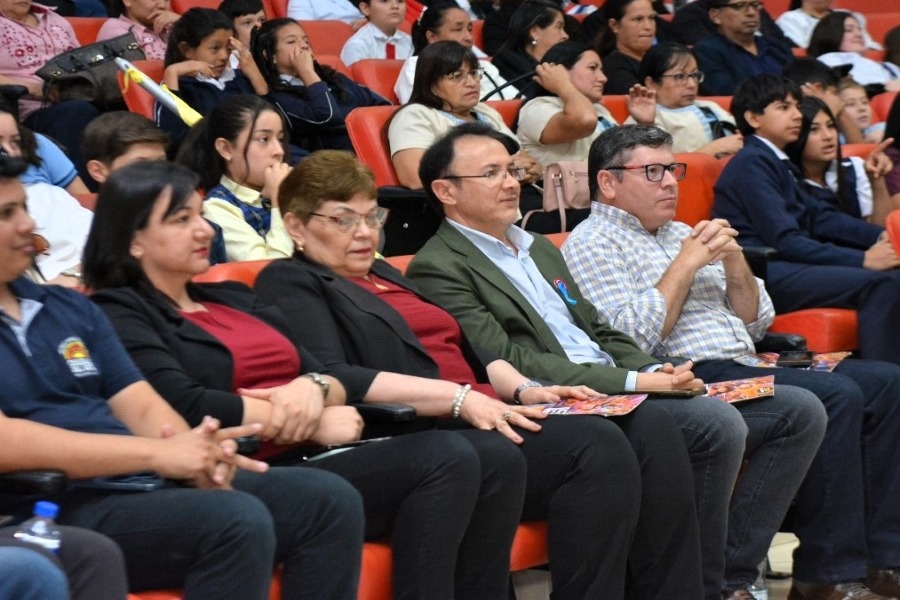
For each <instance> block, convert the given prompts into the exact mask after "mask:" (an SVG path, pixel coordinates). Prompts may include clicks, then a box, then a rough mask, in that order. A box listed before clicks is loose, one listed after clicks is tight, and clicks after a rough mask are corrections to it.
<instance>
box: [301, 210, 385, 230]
mask: <svg viewBox="0 0 900 600" xmlns="http://www.w3.org/2000/svg"><path fill="white" fill-rule="evenodd" d="M390 212H391V211H390V210H388V209H386V208H382V207H381V206H379V207H378V208H376V209H375V210H373V211H372V212H368V213H365V214H361V213H358V212H349V213H346V214H343V215H323V214H322V213H317V212H311V213H307V214H309V215H312V216H314V217H322V218H323V219H329V220H330V221H331V222H332V223H334V224H335V225H336V226H337V228H338V231H342V232H344V233H347V232H348V231H354V230H355V229H356V228H357V227H359V224H360V223H361V222H363V221H365V222H366V227H368V228H369V229H381V228H382V227H383V226H384V223H385V221H387V218H388V214H389V213H390Z"/></svg>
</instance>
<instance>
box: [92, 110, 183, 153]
mask: <svg viewBox="0 0 900 600" xmlns="http://www.w3.org/2000/svg"><path fill="white" fill-rule="evenodd" d="M135 144H159V145H160V146H162V147H163V150H165V149H166V147H167V146H168V145H169V136H168V135H166V132H165V131H163V130H162V129H160V128H159V127H157V125H156V123H154V122H153V121H151V120H150V119H148V118H147V117H145V116H143V115H139V114H137V113H133V112H129V111H127V110H116V111H113V112H107V113H101V114H100V116H99V117H97V118H96V119H94V120H93V121H91V122H90V123H88V125H87V127H85V128H84V133H83V134H82V136H81V155H82V157H83V158H84V161H85V162H87V161H89V160H99V161H100V162H102V163H104V164H106V165H109V164H110V163H112V162H113V161H114V160H116V159H117V158H119V157H120V156H122V155H123V154H125V153H126V152H128V149H129V148H131V147H132V146H134V145H135Z"/></svg>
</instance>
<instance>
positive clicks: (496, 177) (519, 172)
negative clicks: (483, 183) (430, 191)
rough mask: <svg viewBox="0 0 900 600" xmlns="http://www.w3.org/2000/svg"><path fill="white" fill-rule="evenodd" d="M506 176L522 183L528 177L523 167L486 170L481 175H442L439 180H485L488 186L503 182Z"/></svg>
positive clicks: (526, 170)
mask: <svg viewBox="0 0 900 600" xmlns="http://www.w3.org/2000/svg"><path fill="white" fill-rule="evenodd" d="M507 176H509V177H512V178H513V179H515V180H516V181H522V180H524V179H525V177H527V176H528V169H527V168H525V167H507V168H505V169H488V170H487V171H485V172H484V173H482V174H481V175H444V176H443V177H441V179H485V180H487V182H488V183H489V184H495V183H499V182H501V181H503V180H505V179H506V177H507Z"/></svg>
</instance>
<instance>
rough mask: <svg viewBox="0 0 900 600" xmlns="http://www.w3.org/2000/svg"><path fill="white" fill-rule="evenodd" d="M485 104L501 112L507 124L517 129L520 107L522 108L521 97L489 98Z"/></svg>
mask: <svg viewBox="0 0 900 600" xmlns="http://www.w3.org/2000/svg"><path fill="white" fill-rule="evenodd" d="M485 104H487V105H488V106H490V107H491V108H493V109H494V110H496V111H497V112H498V113H500V116H501V117H503V122H504V123H506V126H507V127H509V128H510V129H512V130H513V131H515V129H516V128H515V123H516V118H517V117H518V116H519V109H520V108H522V99H521V98H515V99H513V100H488V101H487V102H485Z"/></svg>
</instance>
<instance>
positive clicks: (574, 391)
mask: <svg viewBox="0 0 900 600" xmlns="http://www.w3.org/2000/svg"><path fill="white" fill-rule="evenodd" d="M430 47H433V45H432V46H430ZM417 83H418V80H417ZM467 127H468V125H467ZM496 135H497V137H499V138H502V139H504V140H505V141H506V142H507V143H508V144H510V146H512V145H514V143H513V142H512V141H511V140H509V139H508V138H506V137H505V136H503V135H502V134H500V133H496ZM472 181H474V180H472ZM479 181H481V180H479ZM500 181H502V182H504V185H508V184H509V183H510V182H512V183H515V181H514V180H511V179H509V178H508V177H507V176H506V172H505V171H504V172H503V173H502V174H501V177H500ZM483 184H484V185H490V183H489V182H487V181H485V182H483ZM473 185H482V183H477V184H474V183H473ZM515 185H518V184H517V183H516V184H515ZM279 196H280V198H281V204H280V205H279V206H280V209H281V211H282V213H283V217H284V223H285V226H286V228H287V229H288V232H289V233H290V235H291V238H292V239H293V240H294V243H295V244H296V246H297V248H298V252H297V253H296V254H295V255H294V257H293V259H291V260H280V261H275V262H273V263H272V264H271V265H270V266H269V267H267V268H266V269H265V270H264V271H263V272H262V273H261V274H260V277H259V279H258V280H257V291H258V292H259V294H260V295H261V296H262V297H263V299H265V300H268V301H270V302H274V303H276V304H277V305H278V306H279V308H281V310H282V312H284V313H285V314H286V315H287V316H288V322H289V323H291V325H292V326H293V329H294V330H295V334H296V335H297V336H299V337H300V338H302V340H301V341H302V343H303V344H304V345H305V346H307V347H308V348H309V350H310V351H311V352H312V353H313V354H315V355H316V356H317V357H318V358H319V359H320V360H321V361H322V362H323V364H324V365H325V366H326V367H327V368H328V369H330V370H331V372H332V373H333V374H334V375H335V377H337V378H338V379H340V380H341V381H343V382H344V384H345V385H346V386H347V390H348V394H349V395H350V396H351V397H353V396H361V397H362V398H363V401H364V402H373V403H377V402H403V403H406V404H409V405H411V406H413V407H414V408H415V409H416V412H417V413H418V414H419V415H421V416H432V417H434V416H450V417H451V418H448V419H441V420H439V421H438V423H439V424H440V426H442V427H449V428H452V429H453V430H454V431H456V432H457V433H458V434H465V433H468V435H472V434H479V435H480V436H486V437H488V438H493V439H499V440H501V441H503V442H504V443H507V444H508V443H510V442H515V443H516V444H518V446H517V447H518V448H519V449H520V451H521V453H522V455H523V456H524V459H525V463H526V465H527V473H528V474H527V477H526V480H525V487H526V489H525V503H524V507H519V506H516V507H513V506H510V510H511V511H512V510H515V511H519V510H521V511H522V512H521V516H522V519H523V520H534V519H546V520H547V521H548V526H549V530H550V534H549V536H548V543H549V553H550V572H551V576H552V579H553V594H554V598H557V599H569V598H572V599H574V598H578V599H582V598H596V597H599V596H601V595H602V597H604V598H623V597H624V585H625V581H626V564H627V565H628V566H629V567H630V572H631V573H639V574H640V575H636V576H633V577H631V578H630V579H629V584H630V586H631V591H632V593H633V594H634V595H635V597H640V598H648V599H650V598H656V597H659V598H662V597H666V596H665V593H666V592H671V591H672V589H673V587H672V586H682V585H686V582H688V583H687V585H689V580H690V577H686V576H685V573H690V572H692V570H693V569H696V568H697V564H696V561H697V560H698V559H697V558H696V557H694V558H693V559H691V558H689V557H687V554H690V543H681V542H683V541H684V540H690V539H691V536H694V535H696V525H697V524H696V519H695V518H694V517H693V515H692V511H690V510H687V511H685V512H684V513H682V512H681V508H683V507H682V506H681V503H682V502H683V501H685V497H682V492H684V487H683V486H682V485H680V484H679V483H675V481H674V480H673V479H672V478H673V477H681V476H683V477H684V478H685V480H689V479H688V478H690V476H691V475H690V470H689V469H688V464H687V463H688V459H687V456H686V453H685V449H684V443H683V441H682V440H681V439H680V438H681V435H680V433H679V432H678V430H677V428H676V427H675V425H674V423H672V421H671V420H670V419H669V417H668V416H667V415H665V414H661V413H660V412H659V409H657V407H655V406H652V405H648V404H646V403H645V404H644V405H642V406H640V407H639V408H638V409H637V410H636V411H635V412H633V413H631V414H630V415H628V417H626V418H625V419H624V420H607V419H594V418H583V417H566V416H550V417H547V418H545V419H543V420H542V421H541V425H540V426H538V425H537V423H535V422H533V421H531V420H530V419H529V418H528V417H536V416H538V415H539V414H540V413H538V412H537V411H534V409H530V408H528V407H527V405H531V404H535V403H541V402H551V401H555V400H557V399H558V398H559V397H560V396H564V397H574V398H577V399H586V398H588V397H589V395H592V394H594V393H595V392H593V391H592V390H589V389H587V388H583V387H577V388H573V387H567V386H555V385H544V384H542V383H539V382H535V381H532V380H530V379H529V378H528V377H526V376H525V375H523V374H521V373H519V372H518V371H516V369H515V368H513V366H512V365H510V364H509V363H508V362H506V361H504V360H501V359H499V358H497V357H496V356H492V355H490V354H489V353H486V352H484V351H482V350H480V349H477V348H474V347H473V346H472V345H471V344H470V343H469V342H468V340H467V339H466V337H465V335H463V334H462V332H461V331H460V327H459V324H458V323H457V322H456V320H455V319H454V318H453V317H452V316H451V315H450V314H449V313H447V312H446V311H444V310H442V309H441V308H439V307H438V306H436V305H434V304H432V303H431V302H429V301H428V300H427V299H425V298H424V297H422V296H421V295H420V294H419V293H418V291H417V289H416V287H415V285H414V284H413V283H412V282H411V281H409V280H408V279H406V278H404V277H403V276H402V275H401V274H400V273H399V272H398V271H397V270H396V269H394V268H393V267H391V266H390V265H389V264H387V263H386V262H385V261H383V260H376V259H375V257H374V253H375V248H377V246H378V240H379V237H380V232H381V226H382V224H383V223H384V221H385V219H386V218H387V212H386V211H385V210H384V209H383V208H380V207H379V206H378V204H377V203H376V201H375V196H376V190H375V184H374V178H373V176H372V173H371V171H370V170H369V169H368V168H367V167H365V166H364V165H362V164H360V163H359V162H358V161H357V160H356V159H355V158H354V157H353V156H352V155H350V154H348V153H345V152H338V151H328V150H326V151H321V152H317V153H314V154H312V155H311V156H310V157H308V158H306V159H304V160H303V161H302V162H301V163H300V164H298V165H297V166H296V167H295V168H294V170H293V171H292V172H291V174H290V175H288V177H287V178H286V179H285V180H284V182H283V183H282V185H281V188H280V190H279ZM520 404H521V405H525V406H520ZM533 411H534V412H533ZM473 430H474V431H473ZM478 430H485V431H478ZM504 438H508V440H507V439H504ZM475 439H479V438H475ZM631 440H633V441H634V444H633V446H634V447H632V444H631V443H630V441H631ZM638 464H640V465H641V467H638ZM678 473H681V474H682V475H677V474H678ZM669 484H671V487H666V488H665V489H666V490H667V491H666V493H665V494H662V496H663V497H665V507H663V506H660V503H659V502H654V500H653V498H654V493H653V491H652V490H653V489H657V491H659V489H660V488H659V486H667V485H669ZM688 487H689V486H688ZM686 502H687V504H688V505H692V502H691V500H690V499H687V500H686ZM638 509H639V510H638ZM685 515H686V516H685ZM676 532H677V533H676ZM672 535H676V537H677V539H678V540H679V547H680V550H679V551H678V552H676V553H675V554H677V556H666V557H665V558H663V557H662V554H660V555H659V557H658V558H656V557H655V556H654V551H653V550H652V549H653V548H658V547H659V543H660V540H663V539H675V538H671V536H672ZM495 554H496V553H495ZM676 573H677V574H676ZM661 590H665V592H661ZM660 593H663V595H662V596H660V595H658V594H660ZM674 595H675V596H678V593H677V592H676V593H675V594H674ZM481 597H492V598H499V597H502V596H497V595H489V594H483V595H482V596H481ZM668 597H672V596H671V595H670V596H668ZM680 597H691V596H690V595H684V594H682V595H681V596H680ZM694 597H695V596H694Z"/></svg>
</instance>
